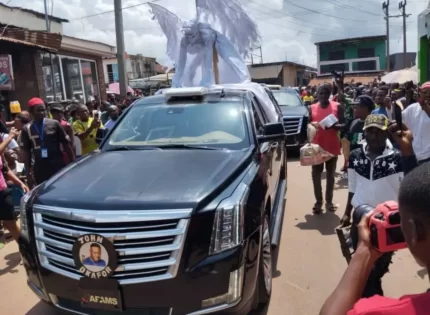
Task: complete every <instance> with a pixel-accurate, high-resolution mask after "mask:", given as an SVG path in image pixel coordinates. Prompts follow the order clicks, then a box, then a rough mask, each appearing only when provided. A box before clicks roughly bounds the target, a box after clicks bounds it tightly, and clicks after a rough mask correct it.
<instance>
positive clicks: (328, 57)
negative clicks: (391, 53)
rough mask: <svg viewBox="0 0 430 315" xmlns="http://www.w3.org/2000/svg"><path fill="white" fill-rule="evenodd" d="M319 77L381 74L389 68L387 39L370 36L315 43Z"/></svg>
mask: <svg viewBox="0 0 430 315" xmlns="http://www.w3.org/2000/svg"><path fill="white" fill-rule="evenodd" d="M315 45H316V47H317V58H318V59H317V72H318V76H330V75H331V72H332V71H341V70H342V69H343V70H344V73H346V74H360V73H375V74H377V73H380V72H382V71H385V69H386V67H387V57H386V51H387V37H386V36H369V37H359V38H347V39H341V40H333V41H328V42H319V43H315Z"/></svg>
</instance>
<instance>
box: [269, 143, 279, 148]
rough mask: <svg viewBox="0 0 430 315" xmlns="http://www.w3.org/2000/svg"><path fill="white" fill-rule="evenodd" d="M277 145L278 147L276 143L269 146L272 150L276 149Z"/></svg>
mask: <svg viewBox="0 0 430 315" xmlns="http://www.w3.org/2000/svg"><path fill="white" fill-rule="evenodd" d="M278 145H279V143H278V142H273V143H272V144H271V145H270V146H271V147H272V148H273V149H276V148H277V147H278Z"/></svg>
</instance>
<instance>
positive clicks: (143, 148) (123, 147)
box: [105, 146, 161, 152]
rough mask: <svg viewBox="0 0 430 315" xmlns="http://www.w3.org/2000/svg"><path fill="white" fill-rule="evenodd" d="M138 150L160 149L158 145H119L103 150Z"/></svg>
mask: <svg viewBox="0 0 430 315" xmlns="http://www.w3.org/2000/svg"><path fill="white" fill-rule="evenodd" d="M134 150H136V151H139V150H161V148H159V147H154V146H140V147H135V146H121V147H113V148H110V149H107V150H105V152H114V151H134Z"/></svg>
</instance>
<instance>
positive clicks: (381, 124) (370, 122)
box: [363, 114, 388, 130]
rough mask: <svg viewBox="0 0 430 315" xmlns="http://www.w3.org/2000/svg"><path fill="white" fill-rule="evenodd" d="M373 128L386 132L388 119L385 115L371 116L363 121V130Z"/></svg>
mask: <svg viewBox="0 0 430 315" xmlns="http://www.w3.org/2000/svg"><path fill="white" fill-rule="evenodd" d="M371 127H375V128H378V129H381V130H387V129H388V118H387V116H385V115H381V114H371V115H369V116H367V118H366V120H365V121H364V127H363V130H366V129H367V128H371Z"/></svg>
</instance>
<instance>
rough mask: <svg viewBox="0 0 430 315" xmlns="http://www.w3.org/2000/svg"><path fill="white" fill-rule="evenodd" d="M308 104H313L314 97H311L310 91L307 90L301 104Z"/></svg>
mask: <svg viewBox="0 0 430 315" xmlns="http://www.w3.org/2000/svg"><path fill="white" fill-rule="evenodd" d="M306 102H309V103H310V104H312V103H313V102H314V97H313V96H312V95H311V91H309V90H307V91H306V95H305V96H303V103H306Z"/></svg>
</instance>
